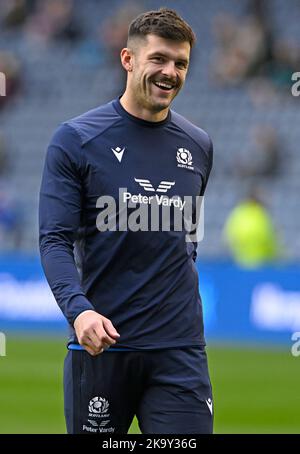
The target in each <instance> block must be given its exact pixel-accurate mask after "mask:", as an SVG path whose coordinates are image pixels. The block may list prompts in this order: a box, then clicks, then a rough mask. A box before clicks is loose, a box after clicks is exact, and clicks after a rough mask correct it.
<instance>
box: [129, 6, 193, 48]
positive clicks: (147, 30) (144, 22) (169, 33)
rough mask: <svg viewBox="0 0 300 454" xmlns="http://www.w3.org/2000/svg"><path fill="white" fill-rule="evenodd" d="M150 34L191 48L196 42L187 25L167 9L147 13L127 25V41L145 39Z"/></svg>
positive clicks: (175, 13) (174, 12)
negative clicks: (184, 43) (187, 43)
mask: <svg viewBox="0 0 300 454" xmlns="http://www.w3.org/2000/svg"><path fill="white" fill-rule="evenodd" d="M150 34H152V35H156V36H160V37H161V38H165V39H171V40H173V41H178V42H185V41H188V42H189V43H190V46H191V48H192V47H193V45H194V44H195V41H196V35H195V33H194V32H193V30H192V28H191V27H190V26H189V24H187V22H185V21H184V20H183V19H182V17H180V16H179V14H177V12H176V11H174V10H173V9H169V8H160V9H159V10H158V11H147V12H146V13H142V14H140V15H139V16H138V17H136V18H135V19H134V20H133V21H132V22H131V24H130V25H129V30H128V41H129V40H130V39H131V38H135V37H139V38H145V37H146V36H147V35H150Z"/></svg>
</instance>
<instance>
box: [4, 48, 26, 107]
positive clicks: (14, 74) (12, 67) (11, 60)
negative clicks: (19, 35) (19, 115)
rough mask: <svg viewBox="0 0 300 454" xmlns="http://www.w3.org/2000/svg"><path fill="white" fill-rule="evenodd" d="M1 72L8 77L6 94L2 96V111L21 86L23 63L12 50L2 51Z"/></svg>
mask: <svg viewBox="0 0 300 454" xmlns="http://www.w3.org/2000/svg"><path fill="white" fill-rule="evenodd" d="M0 72H2V73H4V74H5V79H6V96H0V111H1V109H2V108H3V107H4V106H5V105H7V104H8V103H9V102H10V101H11V99H12V98H13V97H15V95H16V94H17V93H19V91H20V88H21V64H20V62H19V60H18V59H17V57H16V56H14V55H13V54H12V53H11V52H0Z"/></svg>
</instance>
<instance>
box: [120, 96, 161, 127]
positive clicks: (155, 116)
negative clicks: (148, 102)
mask: <svg viewBox="0 0 300 454" xmlns="http://www.w3.org/2000/svg"><path fill="white" fill-rule="evenodd" d="M120 103H121V105H122V107H123V108H124V109H125V110H126V112H128V113H129V114H131V115H133V116H134V117H137V118H140V119H141V120H146V121H153V122H158V121H163V120H165V119H166V118H167V116H168V113H169V108H168V107H167V108H166V109H164V110H161V111H160V112H151V111H149V110H148V109H147V108H145V107H142V106H140V105H139V104H138V103H136V102H134V101H133V100H132V99H131V98H130V97H129V96H128V95H127V93H126V91H125V93H124V94H123V96H122V97H121V98H120Z"/></svg>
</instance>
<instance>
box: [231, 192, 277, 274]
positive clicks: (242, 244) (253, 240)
mask: <svg viewBox="0 0 300 454" xmlns="http://www.w3.org/2000/svg"><path fill="white" fill-rule="evenodd" d="M223 236H224V240H225V242H226V244H227V246H228V248H229V251H230V252H231V255H232V257H233V259H234V261H235V262H236V263H237V264H238V265H240V266H242V267H245V268H256V267H259V266H262V265H265V264H268V263H271V262H274V261H276V260H277V259H278V258H279V257H280V252H279V250H280V248H279V244H278V238H277V235H276V232H275V227H274V225H273V222H272V219H271V217H270V215H269V213H268V211H267V209H266V207H265V206H264V204H263V202H262V200H261V196H260V194H259V192H258V191H257V190H256V189H252V190H251V191H250V192H249V195H248V197H247V198H246V199H245V200H243V201H242V202H240V203H238V205H237V206H236V207H234V208H233V210H232V211H231V213H230V214H229V216H228V218H227V220H226V223H225V227H224V231H223Z"/></svg>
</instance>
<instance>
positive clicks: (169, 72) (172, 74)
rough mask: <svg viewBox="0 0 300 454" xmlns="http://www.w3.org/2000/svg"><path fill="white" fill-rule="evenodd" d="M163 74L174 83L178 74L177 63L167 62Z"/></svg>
mask: <svg viewBox="0 0 300 454" xmlns="http://www.w3.org/2000/svg"><path fill="white" fill-rule="evenodd" d="M162 73H163V74H164V75H165V76H168V77H169V79H173V80H174V81H176V79H177V73H176V66H175V62H173V61H168V62H166V63H165V64H164V66H163V69H162Z"/></svg>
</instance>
